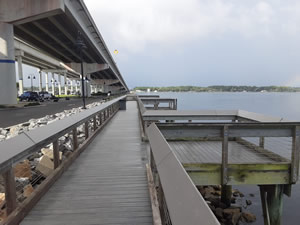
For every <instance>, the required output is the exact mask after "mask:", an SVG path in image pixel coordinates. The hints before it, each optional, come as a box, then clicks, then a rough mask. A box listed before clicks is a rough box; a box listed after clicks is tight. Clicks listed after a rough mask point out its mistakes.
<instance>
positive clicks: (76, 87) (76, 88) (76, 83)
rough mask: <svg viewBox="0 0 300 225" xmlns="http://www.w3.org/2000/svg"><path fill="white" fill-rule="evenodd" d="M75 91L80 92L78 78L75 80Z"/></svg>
mask: <svg viewBox="0 0 300 225" xmlns="http://www.w3.org/2000/svg"><path fill="white" fill-rule="evenodd" d="M75 91H76V93H77V92H78V81H77V80H75Z"/></svg>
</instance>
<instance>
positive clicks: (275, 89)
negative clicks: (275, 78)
mask: <svg viewBox="0 0 300 225" xmlns="http://www.w3.org/2000/svg"><path fill="white" fill-rule="evenodd" d="M147 89H150V90H151V91H155V90H156V91H159V92H169V91H172V92H188V91H193V92H300V87H287V86H261V87H257V86H224V85H213V86H208V87H198V86H169V87H135V88H134V89H133V90H134V91H136V90H141V91H147Z"/></svg>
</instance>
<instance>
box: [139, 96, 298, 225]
mask: <svg viewBox="0 0 300 225" xmlns="http://www.w3.org/2000/svg"><path fill="white" fill-rule="evenodd" d="M143 94H144V93H143ZM149 94H158V95H160V97H166V98H177V99H178V103H177V104H178V110H197V109H198V110H199V109H215V110H218V109H228V110H230V109H231V110H233V109H242V110H246V111H251V112H256V113H262V114H266V115H270V116H275V117H280V118H285V119H289V120H297V121H300V93H282V92H281V93H268V92H264V93H249V92H243V93H233V92H230V93H215V92H214V93H212V92H203V93H194V92H182V93H180V92H160V93H159V92H158V93H149ZM234 188H237V189H239V190H240V191H241V192H242V193H244V195H245V197H244V198H242V199H239V202H240V203H241V204H243V205H246V204H245V200H246V199H249V200H251V201H252V205H250V206H248V207H247V210H249V211H250V212H252V213H254V214H255V215H256V217H257V220H256V222H254V223H252V224H253V225H258V224H263V217H262V209H261V203H260V195H259V188H258V187H257V186H255V185H241V186H236V187H234ZM250 194H254V197H251V196H250ZM299 208H300V184H296V185H293V188H292V196H291V197H290V198H289V197H287V196H284V203H283V218H282V224H283V225H290V224H299V221H300V213H299V212H300V211H299Z"/></svg>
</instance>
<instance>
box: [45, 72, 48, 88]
mask: <svg viewBox="0 0 300 225" xmlns="http://www.w3.org/2000/svg"><path fill="white" fill-rule="evenodd" d="M45 84H46V91H49V77H48V72H47V73H45Z"/></svg>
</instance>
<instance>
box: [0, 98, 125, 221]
mask: <svg viewBox="0 0 300 225" xmlns="http://www.w3.org/2000/svg"><path fill="white" fill-rule="evenodd" d="M124 98H126V96H122V97H119V98H116V99H113V100H112V101H109V102H106V103H103V104H101V105H100V106H96V107H94V108H92V109H88V110H85V111H82V112H80V113H77V114H75V115H72V116H69V117H67V118H64V119H62V120H58V121H55V122H53V123H51V124H48V125H47V126H43V127H39V128H36V129H34V130H31V131H28V132H24V133H22V134H20V135H18V136H16V137H13V138H11V139H8V140H6V141H3V142H0V175H1V174H2V176H3V180H4V188H5V201H6V212H7V215H8V218H7V219H6V220H5V221H4V223H3V224H5V225H12V224H19V223H20V222H21V221H22V219H23V218H24V217H25V216H26V214H28V213H29V211H30V210H31V209H32V208H33V207H34V205H35V204H36V203H37V202H38V200H39V199H40V198H41V197H42V196H43V195H44V194H45V193H46V192H47V190H49V188H50V187H51V185H52V184H53V183H54V182H55V181H56V180H57V179H58V178H59V177H60V176H61V174H62V173H63V172H64V171H65V170H66V169H67V168H68V167H69V166H70V165H71V164H72V162H73V161H74V160H75V159H76V158H77V157H78V156H79V155H80V153H81V152H82V151H83V150H84V149H85V148H86V147H87V146H88V144H89V143H90V142H91V141H92V140H93V138H94V137H95V136H96V134H97V133H98V132H99V131H100V130H101V129H102V128H103V127H104V126H105V125H106V124H107V123H108V121H109V120H110V119H111V118H112V117H113V116H114V115H115V114H116V113H117V111H118V110H119V108H120V103H119V101H120V100H123V99H124ZM90 120H92V121H93V123H92V127H93V129H92V131H93V132H91V134H90V125H89V122H90ZM82 124H84V127H85V141H84V142H83V143H81V144H80V145H79V143H78V137H77V127H78V126H80V125H82ZM71 132H72V135H73V153H72V154H71V155H70V156H69V157H67V158H66V159H65V160H61V159H60V156H59V142H58V139H59V138H60V137H62V136H63V135H65V134H66V133H71ZM50 143H53V165H54V170H53V172H52V173H51V174H50V175H48V176H47V178H46V179H45V180H44V181H43V182H42V184H41V185H39V186H38V187H37V189H36V190H35V191H34V192H33V193H32V194H31V195H30V196H29V197H28V198H27V199H26V200H24V202H22V204H21V205H19V206H17V201H16V199H17V196H16V182H15V174H14V169H13V165H14V164H15V163H17V162H18V161H20V160H22V159H24V158H25V157H28V156H29V155H30V154H32V153H34V152H37V151H40V150H41V148H42V147H44V146H46V145H48V144H50Z"/></svg>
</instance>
